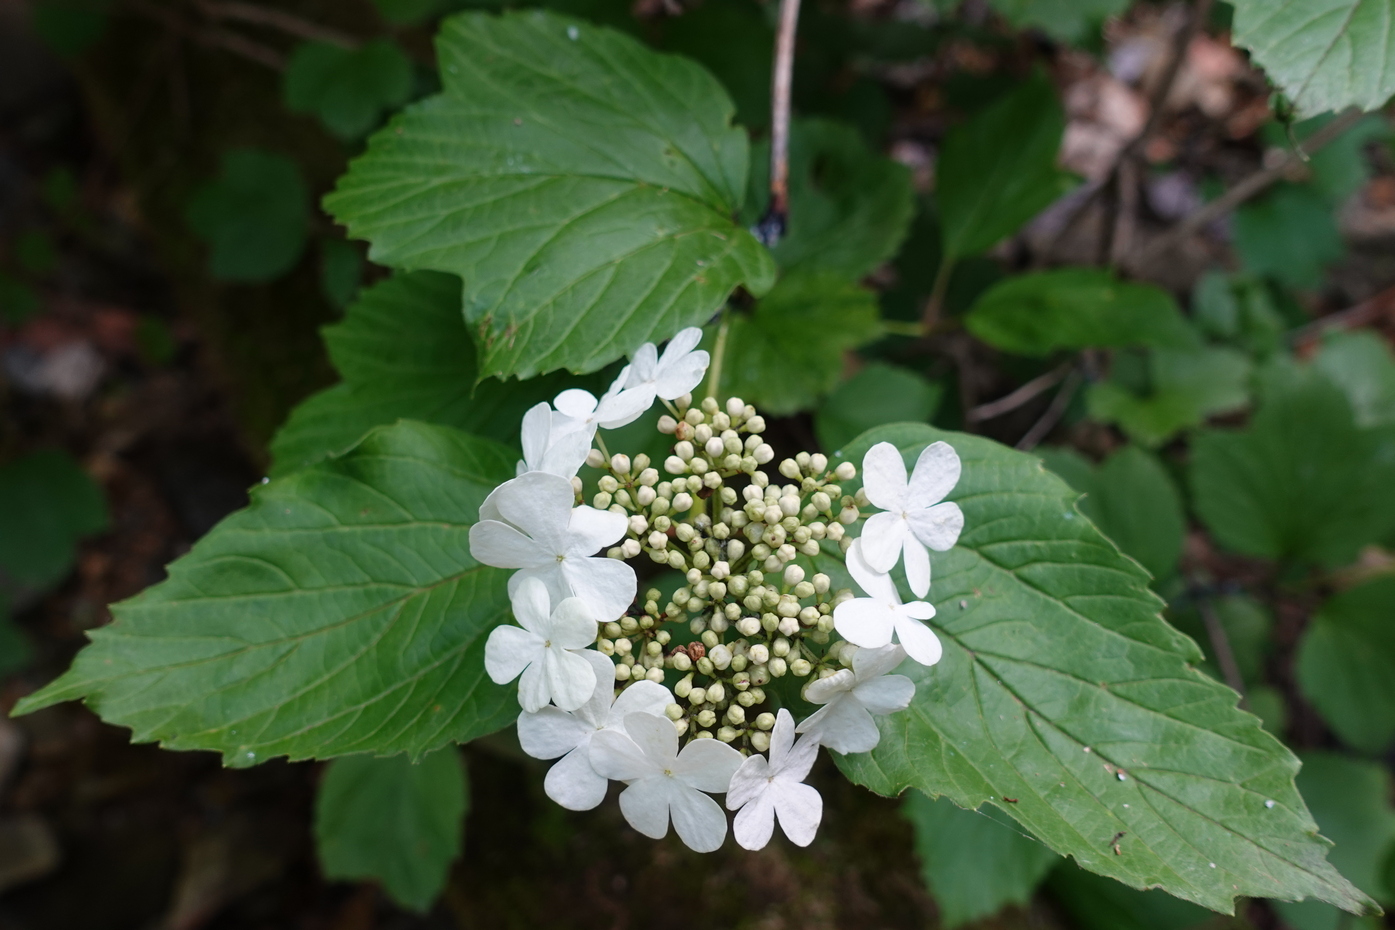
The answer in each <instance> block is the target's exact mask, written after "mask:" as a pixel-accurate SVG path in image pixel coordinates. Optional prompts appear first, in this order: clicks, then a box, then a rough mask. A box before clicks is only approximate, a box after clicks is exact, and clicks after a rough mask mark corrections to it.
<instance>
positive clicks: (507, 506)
mask: <svg viewBox="0 0 1395 930" xmlns="http://www.w3.org/2000/svg"><path fill="white" fill-rule="evenodd" d="M575 500H576V491H574V490H573V489H572V483H571V480H570V479H567V478H563V477H562V476H561V475H549V474H548V473H547V472H543V471H530V472H527V473H525V474H522V475H519V476H518V477H517V478H514V479H512V480H510V481H506V482H504V484H503V485H501V486H500V488H499V492H498V493H497V494H496V495H495V497H494V504H495V506H497V507H498V508H499V513H501V514H503V516H504V519H505V520H507V521H508V522H509V523H512V524H513V525H514V526H516V527H518V528H519V529H520V530H522V531H523V532H524V533H526V534H528V535H529V536H531V537H533V540H534V542H536V543H537V544H538V546H539V547H540V548H542V549H543V550H544V551H546V552H547V553H549V554H550V555H552V556H558V555H561V554H562V553H563V552H565V551H566V548H565V545H566V536H567V521H568V519H570V517H571V513H572V502H573V501H575Z"/></svg>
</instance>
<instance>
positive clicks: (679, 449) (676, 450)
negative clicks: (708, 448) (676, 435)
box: [673, 439, 697, 462]
mask: <svg viewBox="0 0 1395 930" xmlns="http://www.w3.org/2000/svg"><path fill="white" fill-rule="evenodd" d="M673 454H674V455H676V456H678V457H679V458H680V459H682V460H683V461H685V462H686V461H688V460H690V459H691V458H692V457H693V456H694V455H696V454H697V453H696V452H695V451H694V449H693V444H692V443H691V442H688V440H686V439H684V440H683V441H682V442H677V443H674V446H673Z"/></svg>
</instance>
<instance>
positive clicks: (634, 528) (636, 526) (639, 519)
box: [630, 514, 649, 536]
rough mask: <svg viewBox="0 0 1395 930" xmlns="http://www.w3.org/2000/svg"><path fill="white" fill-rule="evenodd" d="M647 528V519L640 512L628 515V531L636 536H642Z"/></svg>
mask: <svg viewBox="0 0 1395 930" xmlns="http://www.w3.org/2000/svg"><path fill="white" fill-rule="evenodd" d="M648 529H649V521H648V520H646V519H644V517H643V516H641V515H640V514H635V515H634V516H632V517H630V532H631V533H634V534H635V535H636V536H643V535H644V533H645V532H646V531H648Z"/></svg>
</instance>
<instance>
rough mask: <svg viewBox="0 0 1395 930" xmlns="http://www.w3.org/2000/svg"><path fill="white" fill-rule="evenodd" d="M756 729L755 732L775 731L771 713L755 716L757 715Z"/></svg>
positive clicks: (773, 718)
mask: <svg viewBox="0 0 1395 930" xmlns="http://www.w3.org/2000/svg"><path fill="white" fill-rule="evenodd" d="M756 729H757V730H773V729H775V715H774V714H772V713H770V712H769V711H766V712H765V713H762V714H757V715H756Z"/></svg>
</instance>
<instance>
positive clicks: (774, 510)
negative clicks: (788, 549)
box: [761, 505, 785, 526]
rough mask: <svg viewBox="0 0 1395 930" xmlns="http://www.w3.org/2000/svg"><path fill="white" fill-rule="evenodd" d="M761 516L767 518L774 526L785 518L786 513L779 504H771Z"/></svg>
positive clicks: (766, 520)
mask: <svg viewBox="0 0 1395 930" xmlns="http://www.w3.org/2000/svg"><path fill="white" fill-rule="evenodd" d="M761 518H762V519H763V520H765V522H766V523H769V524H771V525H772V526H773V525H774V524H777V523H779V522H780V521H781V520H783V519H784V518H785V513H784V511H783V510H781V509H780V507H779V506H778V505H771V506H769V507H767V508H765V511H764V512H763V513H762V514H761Z"/></svg>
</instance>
